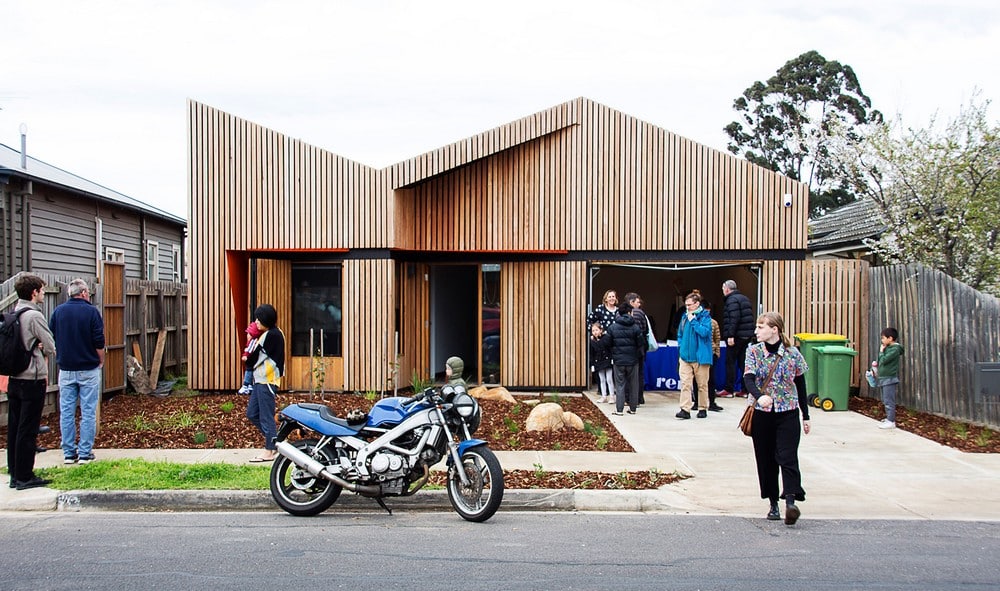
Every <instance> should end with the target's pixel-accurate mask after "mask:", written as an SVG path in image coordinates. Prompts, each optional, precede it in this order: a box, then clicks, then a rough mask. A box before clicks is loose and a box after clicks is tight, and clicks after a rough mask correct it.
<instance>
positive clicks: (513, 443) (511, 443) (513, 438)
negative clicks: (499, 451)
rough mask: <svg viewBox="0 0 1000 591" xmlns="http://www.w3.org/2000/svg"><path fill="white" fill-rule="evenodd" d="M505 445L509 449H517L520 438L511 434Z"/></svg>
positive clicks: (519, 444) (519, 445)
mask: <svg viewBox="0 0 1000 591" xmlns="http://www.w3.org/2000/svg"><path fill="white" fill-rule="evenodd" d="M507 445H508V447H510V448H511V449H518V448H520V447H521V440H520V439H518V438H517V436H516V435H511V436H510V439H508V440H507Z"/></svg>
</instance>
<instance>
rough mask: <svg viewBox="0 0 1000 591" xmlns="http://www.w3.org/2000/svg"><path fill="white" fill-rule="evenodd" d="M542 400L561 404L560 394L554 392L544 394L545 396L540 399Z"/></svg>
mask: <svg viewBox="0 0 1000 591" xmlns="http://www.w3.org/2000/svg"><path fill="white" fill-rule="evenodd" d="M542 402H554V403H555V404H558V405H559V406H562V396H560V395H559V394H556V393H555V392H553V393H550V394H546V395H545V398H543V399H542Z"/></svg>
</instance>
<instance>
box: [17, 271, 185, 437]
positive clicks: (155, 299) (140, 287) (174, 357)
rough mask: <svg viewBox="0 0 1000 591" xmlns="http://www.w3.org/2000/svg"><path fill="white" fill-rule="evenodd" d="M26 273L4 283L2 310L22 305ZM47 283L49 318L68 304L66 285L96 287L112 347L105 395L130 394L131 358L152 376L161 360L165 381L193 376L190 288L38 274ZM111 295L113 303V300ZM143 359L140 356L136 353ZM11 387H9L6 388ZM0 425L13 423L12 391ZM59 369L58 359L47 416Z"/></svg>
mask: <svg viewBox="0 0 1000 591" xmlns="http://www.w3.org/2000/svg"><path fill="white" fill-rule="evenodd" d="M20 275H21V274H20V273H19V274H17V275H14V276H13V277H11V278H9V279H7V280H6V281H4V282H3V283H0V311H7V310H9V309H12V308H13V306H14V304H15V303H16V302H17V294H16V293H15V292H14V283H15V282H16V281H17V278H18V277H19V276H20ZM36 275H38V276H39V277H41V278H42V279H43V280H44V281H45V283H46V288H45V303H44V304H43V308H44V311H45V315H46V318H47V319H48V318H50V317H51V316H52V311H53V310H54V309H55V308H56V306H58V305H59V304H61V303H63V302H65V301H66V285H67V284H68V283H69V282H70V281H72V280H73V279H76V278H78V277H79V278H82V279H83V280H85V281H87V283H88V284H90V285H91V286H93V287H94V291H93V296H92V301H93V303H94V304H95V305H96V306H97V307H98V308H99V309H100V310H101V315H102V316H103V317H104V323H105V332H106V333H107V332H109V331H111V332H113V333H115V334H106V335H105V338H106V341H107V343H108V344H109V347H108V352H107V356H106V358H105V362H106V364H105V365H106V366H105V375H104V392H105V393H106V394H108V393H114V392H121V391H123V390H124V389H125V387H126V384H125V378H124V376H125V356H126V355H134V356H136V357H137V358H140V361H141V363H142V366H143V368H144V369H145V370H146V371H147V372H148V371H149V370H150V368H151V366H152V365H153V364H154V361H156V357H157V355H159V357H160V359H159V366H158V367H159V372H158V373H159V377H160V378H161V379H163V377H165V376H168V375H182V374H186V372H187V360H188V351H187V297H188V285H187V284H186V283H174V282H169V281H145V280H139V279H124V278H123V277H122V275H121V274H120V273H115V269H113V268H106V269H105V278H104V280H103V281H100V282H99V281H98V279H97V278H96V277H92V276H79V275H74V276H69V275H56V274H53V273H36ZM109 296H110V298H111V299H110V300H109V299H108V297H109ZM137 352H138V353H139V355H136V353H137ZM5 385H6V384H5V383H4V386H5ZM0 390H3V391H2V392H0V425H5V424H7V393H6V387H4V388H2V389H0ZM58 390H59V388H58V370H57V367H56V363H55V360H54V359H53V360H50V362H49V387H48V393H47V395H46V400H45V408H44V410H43V412H44V413H45V414H48V413H51V412H53V411H54V410H55V405H56V401H57V393H58Z"/></svg>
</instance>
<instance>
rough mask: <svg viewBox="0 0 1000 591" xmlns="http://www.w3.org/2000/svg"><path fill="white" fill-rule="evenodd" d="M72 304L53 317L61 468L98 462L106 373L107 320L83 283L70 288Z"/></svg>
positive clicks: (56, 312) (69, 303)
mask: <svg viewBox="0 0 1000 591" xmlns="http://www.w3.org/2000/svg"><path fill="white" fill-rule="evenodd" d="M67 291H68V293H69V300H67V301H66V302H65V303H64V304H60V305H59V306H57V307H56V309H55V310H53V311H52V319H51V320H50V321H49V326H50V327H51V328H52V333H53V334H54V335H55V337H56V363H57V364H58V365H59V428H60V430H61V431H62V450H63V463H66V464H73V463H75V462H77V461H79V462H80V463H81V464H87V463H89V462H92V461H94V437H95V436H96V435H97V402H98V400H99V399H100V396H101V370H102V368H103V367H104V320H103V319H102V318H101V313H100V312H99V311H98V310H97V308H96V307H94V305H93V304H91V303H90V288H89V287H88V286H87V282H86V281H84V280H83V279H74V280H73V281H71V282H70V284H69V286H68V287H67ZM78 403H79V406H80V441H79V445H78V444H77V440H76V407H77V404H78Z"/></svg>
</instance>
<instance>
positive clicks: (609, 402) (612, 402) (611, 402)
mask: <svg viewBox="0 0 1000 591" xmlns="http://www.w3.org/2000/svg"><path fill="white" fill-rule="evenodd" d="M614 403H615V397H614V396H612V397H610V398H608V404H614Z"/></svg>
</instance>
